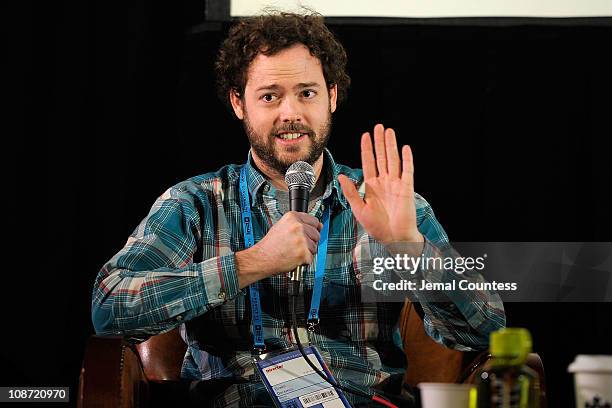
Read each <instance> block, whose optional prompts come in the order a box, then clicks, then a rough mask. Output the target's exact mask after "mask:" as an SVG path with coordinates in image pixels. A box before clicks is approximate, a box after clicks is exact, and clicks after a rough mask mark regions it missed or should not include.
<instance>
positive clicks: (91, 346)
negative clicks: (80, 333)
mask: <svg viewBox="0 0 612 408" xmlns="http://www.w3.org/2000/svg"><path fill="white" fill-rule="evenodd" d="M419 312H420V310H419V308H418V307H417V306H415V305H413V304H412V303H410V302H409V301H406V304H405V305H404V308H403V310H402V314H401V316H400V330H401V332H402V338H403V341H404V350H405V352H406V359H407V362H408V368H407V371H406V376H405V379H404V381H405V382H406V383H407V384H410V385H411V386H416V385H417V384H418V383H420V382H465V383H473V381H474V376H475V374H476V372H477V371H478V369H480V368H486V367H488V366H489V365H490V362H491V359H490V355H489V353H488V352H480V353H478V352H469V353H464V352H461V351H456V350H452V349H449V348H446V347H444V346H441V345H439V344H437V343H436V342H434V341H433V340H432V339H431V338H430V337H429V336H428V335H427V334H426V333H425V331H424V328H423V320H422V318H421V313H419ZM185 350H186V346H185V343H184V342H183V340H182V339H181V337H180V335H179V333H178V330H177V329H175V330H172V331H170V332H168V333H164V334H160V335H157V336H154V337H151V338H150V339H149V340H147V341H145V342H143V343H141V344H138V345H135V346H134V345H130V344H128V343H127V342H126V341H125V340H124V339H123V338H122V337H102V336H92V337H90V339H89V340H88V342H87V347H86V350H85V358H84V360H83V367H82V369H81V375H80V381H79V393H78V406H79V407H82V408H92V407H96V408H97V407H109V408H110V407H120V408H132V407H153V406H186V405H188V399H187V395H188V392H187V391H188V388H189V383H188V382H185V381H181V379H180V369H181V364H182V361H183V357H184V354H185ZM527 365H528V366H529V367H531V368H532V369H533V370H535V371H536V372H537V373H538V374H539V375H540V383H541V393H540V407H543V408H545V407H546V387H545V377H544V367H543V365H542V360H541V359H540V357H539V356H538V355H537V354H535V353H532V354H530V355H529V359H528V361H527Z"/></svg>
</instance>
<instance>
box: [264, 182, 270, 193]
mask: <svg viewBox="0 0 612 408" xmlns="http://www.w3.org/2000/svg"><path fill="white" fill-rule="evenodd" d="M264 191H265V192H266V193H267V192H268V191H270V186H269V185H267V184H266V185H265V186H264Z"/></svg>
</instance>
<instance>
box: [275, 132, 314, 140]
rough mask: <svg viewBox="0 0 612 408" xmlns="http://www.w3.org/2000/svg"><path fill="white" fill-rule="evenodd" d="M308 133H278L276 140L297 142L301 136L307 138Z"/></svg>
mask: <svg viewBox="0 0 612 408" xmlns="http://www.w3.org/2000/svg"><path fill="white" fill-rule="evenodd" d="M307 135H308V133H280V134H278V135H276V137H277V138H279V139H281V140H297V139H299V138H301V137H302V136H307Z"/></svg>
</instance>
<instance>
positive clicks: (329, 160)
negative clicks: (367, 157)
mask: <svg viewBox="0 0 612 408" xmlns="http://www.w3.org/2000/svg"><path fill="white" fill-rule="evenodd" d="M323 155H324V156H325V159H324V160H323V166H324V167H325V172H324V174H325V176H326V177H327V180H326V181H325V183H326V186H325V192H324V193H323V197H322V198H323V199H324V200H325V199H327V198H328V197H330V196H331V195H335V197H336V199H337V200H338V202H339V203H340V205H342V206H343V207H344V208H345V209H346V208H348V203H347V201H346V198H345V197H344V194H342V188H341V187H340V183H339V182H338V175H339V174H340V170H339V166H337V165H336V162H335V161H334V158H333V157H332V154H331V153H330V152H329V150H327V148H326V149H324V150H323ZM252 160H253V157H252V154H251V150H249V154H248V157H247V162H246V165H245V166H246V179H247V188H248V190H249V194H250V196H251V205H255V203H256V198H257V194H258V193H259V191H260V190H261V189H264V188H266V189H269V190H273V189H274V186H272V184H271V183H270V182H269V181H268V180H267V179H266V177H265V176H264V175H263V174H261V172H260V171H259V170H258V169H257V168H256V167H255V165H254V164H253V161H252Z"/></svg>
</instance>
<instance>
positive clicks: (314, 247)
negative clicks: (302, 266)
mask: <svg viewBox="0 0 612 408" xmlns="http://www.w3.org/2000/svg"><path fill="white" fill-rule="evenodd" d="M306 245H308V252H310V255H311V256H309V257H308V258H307V259H306V264H311V263H312V255H315V254H316V253H317V243H316V242H313V241H311V240H308V242H307V243H306Z"/></svg>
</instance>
